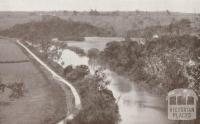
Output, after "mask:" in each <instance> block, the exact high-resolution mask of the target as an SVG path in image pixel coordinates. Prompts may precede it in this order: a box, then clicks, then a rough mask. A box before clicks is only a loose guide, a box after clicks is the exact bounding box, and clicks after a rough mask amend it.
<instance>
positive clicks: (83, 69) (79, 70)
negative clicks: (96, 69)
mask: <svg viewBox="0 0 200 124" xmlns="http://www.w3.org/2000/svg"><path fill="white" fill-rule="evenodd" d="M70 68H71V66H67V67H66V68H65V70H64V71H65V72H66V78H67V80H69V81H72V82H74V81H77V80H80V79H82V78H84V77H85V76H86V75H88V74H89V68H88V67H87V66H86V65H80V66H77V67H75V68H74V69H73V70H71V69H70ZM66 70H69V71H66Z"/></svg>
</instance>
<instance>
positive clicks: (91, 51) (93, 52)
mask: <svg viewBox="0 0 200 124" xmlns="http://www.w3.org/2000/svg"><path fill="white" fill-rule="evenodd" d="M99 53H100V51H99V50H98V49H97V48H91V49H89V50H88V57H89V58H96V57H98V55H99Z"/></svg>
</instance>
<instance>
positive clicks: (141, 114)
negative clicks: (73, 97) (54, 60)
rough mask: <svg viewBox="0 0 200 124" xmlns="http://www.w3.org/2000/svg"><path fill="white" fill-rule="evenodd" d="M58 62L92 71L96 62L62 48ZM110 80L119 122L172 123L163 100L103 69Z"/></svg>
mask: <svg viewBox="0 0 200 124" xmlns="http://www.w3.org/2000/svg"><path fill="white" fill-rule="evenodd" d="M59 63H60V64H61V63H64V64H63V67H65V66H67V65H81V64H83V65H88V66H89V67H90V70H91V71H92V72H93V71H94V70H95V69H96V68H98V67H99V66H98V64H97V63H96V62H95V60H94V61H89V59H88V58H87V57H80V56H78V55H77V54H76V53H74V52H72V51H70V50H64V51H63V53H62V56H61V59H60V60H59ZM105 73H106V75H107V77H108V80H110V81H111V83H110V85H109V86H108V88H109V89H110V90H112V92H113V94H114V96H115V98H116V102H117V103H118V106H119V113H120V115H121V119H122V121H121V122H120V124H173V123H174V122H172V121H169V120H168V119H167V113H166V105H165V102H164V101H163V100H162V99H161V98H159V97H156V96H152V95H150V94H148V93H147V92H145V91H141V90H140V89H137V88H136V87H135V85H134V83H133V82H131V81H129V80H128V79H126V78H124V77H122V76H119V75H117V74H116V73H114V72H111V71H110V70H106V71H105Z"/></svg>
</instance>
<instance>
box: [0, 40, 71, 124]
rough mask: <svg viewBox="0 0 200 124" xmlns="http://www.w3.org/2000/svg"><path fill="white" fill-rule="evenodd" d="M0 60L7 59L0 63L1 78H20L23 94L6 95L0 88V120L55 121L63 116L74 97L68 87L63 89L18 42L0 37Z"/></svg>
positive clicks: (4, 123)
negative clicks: (12, 98)
mask: <svg viewBox="0 0 200 124" xmlns="http://www.w3.org/2000/svg"><path fill="white" fill-rule="evenodd" d="M24 60H25V61H24ZM0 61H1V62H7V63H0V77H1V82H2V83H3V84H9V83H12V82H15V81H19V80H20V81H22V82H24V86H25V88H24V96H23V97H21V98H19V99H14V100H11V99H9V97H8V96H9V94H10V92H11V91H9V89H5V92H3V93H2V92H0V124H52V123H54V124H55V123H56V122H59V120H61V119H63V118H64V117H65V116H66V113H67V106H70V105H71V104H72V103H71V102H72V101H73V100H72V97H71V91H70V90H65V91H64V90H63V88H61V86H60V85H59V84H60V83H59V82H58V81H56V80H54V79H53V78H52V77H50V76H49V75H48V73H47V72H45V71H41V70H42V69H41V67H40V66H38V65H36V63H35V62H32V59H30V57H27V56H26V55H25V54H24V53H23V52H22V50H21V49H20V47H19V46H17V45H16V44H15V43H14V42H12V41H9V40H8V39H0ZM14 61H16V63H14ZM20 61H21V62H20ZM66 94H69V95H68V96H66ZM66 98H67V100H66ZM66 101H69V103H66Z"/></svg>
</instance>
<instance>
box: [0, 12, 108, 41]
mask: <svg viewBox="0 0 200 124" xmlns="http://www.w3.org/2000/svg"><path fill="white" fill-rule="evenodd" d="M0 35H3V36H9V37H16V38H21V39H24V40H28V41H36V40H42V39H52V38H58V39H59V40H82V39H81V37H84V36H106V35H109V33H108V32H106V31H105V30H104V29H102V28H97V27H95V26H92V25H90V24H87V23H81V22H74V21H71V20H63V19H60V18H58V17H52V16H48V17H46V18H44V19H42V20H41V21H31V22H28V23H24V24H17V25H15V26H13V27H11V28H9V29H6V30H3V31H1V32H0Z"/></svg>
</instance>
